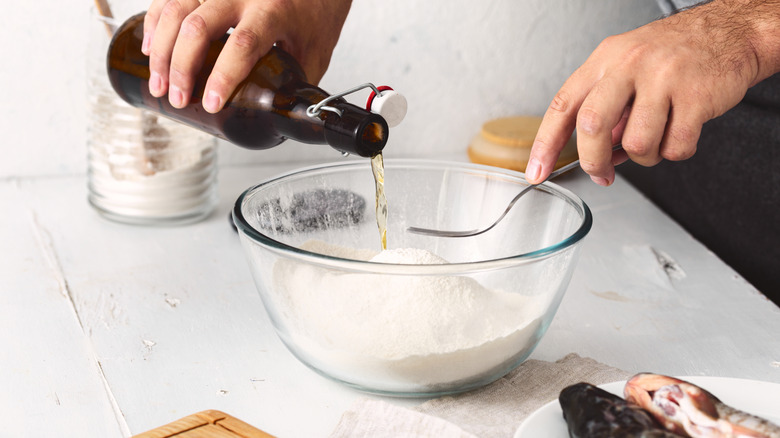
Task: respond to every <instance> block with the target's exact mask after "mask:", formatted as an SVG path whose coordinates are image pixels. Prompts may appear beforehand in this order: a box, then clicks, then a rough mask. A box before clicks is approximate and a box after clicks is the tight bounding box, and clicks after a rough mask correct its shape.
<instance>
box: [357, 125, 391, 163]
mask: <svg viewBox="0 0 780 438" xmlns="http://www.w3.org/2000/svg"><path fill="white" fill-rule="evenodd" d="M382 121H383V122H384V119H383V120H382ZM388 134H389V132H388V127H387V122H385V123H379V122H378V121H370V122H369V123H368V124H366V126H365V128H364V129H363V134H362V135H361V136H360V143H361V144H362V145H364V148H365V149H367V150H370V156H372V157H373V156H374V155H376V154H377V153H379V152H381V151H382V149H384V148H385V145H386V144H387V137H388Z"/></svg>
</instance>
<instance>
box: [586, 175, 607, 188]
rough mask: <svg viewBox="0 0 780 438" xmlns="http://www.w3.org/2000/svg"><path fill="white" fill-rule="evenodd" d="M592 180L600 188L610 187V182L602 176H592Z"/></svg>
mask: <svg viewBox="0 0 780 438" xmlns="http://www.w3.org/2000/svg"><path fill="white" fill-rule="evenodd" d="M590 179H591V180H593V182H594V183H596V184H598V185H600V186H604V187H607V186H608V185H609V180H608V179H606V178H602V177H600V176H591V177H590Z"/></svg>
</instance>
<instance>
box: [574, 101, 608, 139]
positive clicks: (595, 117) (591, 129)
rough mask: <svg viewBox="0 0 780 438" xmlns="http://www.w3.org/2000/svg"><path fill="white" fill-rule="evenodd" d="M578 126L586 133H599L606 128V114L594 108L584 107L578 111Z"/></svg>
mask: <svg viewBox="0 0 780 438" xmlns="http://www.w3.org/2000/svg"><path fill="white" fill-rule="evenodd" d="M577 126H578V127H579V128H580V129H581V130H582V131H583V132H585V133H586V134H590V135H594V134H597V133H599V132H601V131H603V130H604V126H605V120H604V116H603V115H602V114H601V113H599V112H598V111H596V110H594V109H593V108H588V107H583V108H581V109H580V112H579V113H577Z"/></svg>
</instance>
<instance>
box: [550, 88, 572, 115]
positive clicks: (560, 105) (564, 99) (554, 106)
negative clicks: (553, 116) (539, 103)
mask: <svg viewBox="0 0 780 438" xmlns="http://www.w3.org/2000/svg"><path fill="white" fill-rule="evenodd" d="M569 102H570V99H569V97H568V95H567V94H566V92H565V91H563V90H561V91H559V92H558V93H557V94H556V95H555V97H553V100H552V102H550V109H551V110H552V111H555V112H559V113H565V112H566V111H567V110H568V109H569V107H570V104H569Z"/></svg>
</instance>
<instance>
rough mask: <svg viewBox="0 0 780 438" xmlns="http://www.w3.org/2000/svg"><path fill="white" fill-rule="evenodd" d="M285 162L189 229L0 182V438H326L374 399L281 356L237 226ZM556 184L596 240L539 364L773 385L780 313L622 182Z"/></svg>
mask: <svg viewBox="0 0 780 438" xmlns="http://www.w3.org/2000/svg"><path fill="white" fill-rule="evenodd" d="M299 165H300V164H299ZM299 165H296V166H295V167H297V166H299ZM291 167H293V166H287V167H279V166H278V165H277V166H275V167H270V166H265V167H264V166H255V167H239V168H225V169H222V170H221V173H220V192H221V203H220V206H219V208H218V210H217V212H216V213H215V214H214V215H212V216H211V217H210V218H209V219H208V220H206V221H204V222H201V223H198V224H194V225H189V226H184V227H179V228H155V227H135V226H128V225H121V224H117V223H112V222H109V221H107V220H105V219H102V218H101V217H99V216H98V215H97V214H96V213H95V212H94V211H93V210H92V209H91V208H90V207H89V206H88V205H87V202H86V184H85V178H84V176H72V177H36V178H30V179H10V180H9V179H6V180H0V206H2V215H0V242H2V251H1V252H0V336H1V337H0V388H2V390H0V416H2V418H3V419H4V421H3V430H2V432H0V435H2V436H13V437H16V436H39V437H40V436H74V437H127V436H130V435H132V434H137V433H140V432H143V431H146V430H149V429H152V428H155V427H157V426H160V425H162V424H165V423H168V422H170V421H173V420H175V419H178V418H180V417H183V416H186V415H189V414H192V413H195V412H197V411H200V410H204V409H219V410H222V411H225V412H227V413H230V414H231V415H234V416H236V417H238V418H240V419H242V420H244V421H246V422H248V423H250V424H253V425H255V426H257V427H259V428H261V429H263V430H265V431H267V432H269V433H272V434H275V435H278V436H281V437H313V436H327V435H328V433H329V432H330V431H331V430H332V428H333V427H334V426H335V424H336V422H337V421H338V419H339V417H340V415H341V413H342V412H343V411H344V410H346V409H347V408H348V407H349V406H350V405H351V404H352V403H353V402H354V401H355V400H356V399H358V398H360V397H365V395H364V394H362V393H359V392H356V391H354V390H351V389H349V388H346V387H344V386H341V385H339V384H337V383H333V382H331V381H329V380H327V379H325V378H323V377H320V376H319V375H317V374H315V373H314V372H312V371H310V370H309V369H308V368H306V367H305V366H303V365H301V364H300V363H299V362H298V361H297V360H296V359H295V358H293V356H292V355H291V354H290V353H288V352H287V350H286V349H285V348H284V346H283V345H282V344H281V343H280V341H279V340H278V339H277V338H276V335H275V334H274V333H273V330H272V328H271V325H270V323H269V320H268V318H267V317H266V315H265V312H264V309H263V306H262V303H261V301H260V298H259V296H258V294H257V292H256V291H255V286H254V284H253V282H252V279H251V276H250V273H249V269H248V267H247V264H246V262H245V260H244V256H243V253H242V251H241V248H240V246H239V242H238V239H237V237H236V235H235V234H234V232H233V231H232V229H231V228H230V227H229V225H228V222H227V212H228V210H229V209H230V206H231V205H232V203H233V201H234V200H235V199H236V197H237V196H238V195H239V194H240V192H241V191H242V190H243V189H245V188H247V187H248V186H250V185H252V184H254V183H257V182H259V181H260V180H262V179H264V178H266V177H269V176H272V175H274V174H276V173H279V172H282V171H284V170H287V169H288V168H291ZM559 183H561V184H562V185H564V186H567V187H568V188H570V189H572V190H573V191H574V192H575V193H578V194H580V196H582V198H583V199H584V200H585V201H586V202H587V203H588V204H589V205H590V207H591V208H592V210H593V213H594V227H593V230H592V231H591V234H590V235H589V236H588V237H587V239H586V241H585V244H584V247H583V250H582V256H581V259H580V263H579V265H578V267H577V270H576V272H575V274H574V278H573V279H572V282H571V285H570V287H569V290H568V292H567V295H566V297H565V298H564V300H563V304H562V305H561V308H560V310H559V312H558V314H557V316H556V318H555V320H554V322H553V324H552V326H551V327H550V330H549V331H548V333H547V335H546V337H545V338H544V339H543V340H542V342H541V344H540V346H539V347H538V348H537V350H536V351H535V352H534V354H533V356H532V357H534V358H537V359H543V360H556V359H559V358H561V357H562V356H564V355H565V354H567V353H570V352H576V353H578V354H580V355H582V356H589V357H592V358H594V359H596V360H598V361H600V362H604V363H607V364H609V365H612V366H616V367H619V368H623V369H625V370H628V371H654V372H659V373H666V374H674V375H713V376H729V377H742V378H750V379H759V380H765V381H771V382H780V309H778V308H777V307H776V306H775V305H774V304H772V303H771V302H770V301H769V300H767V299H766V298H764V297H763V295H761V294H760V293H759V292H758V291H756V290H755V289H754V288H753V287H752V286H750V285H749V284H747V283H746V282H745V281H744V280H743V279H741V278H740V277H739V276H738V275H737V274H736V273H735V272H734V271H733V270H732V269H730V268H729V267H728V266H727V265H725V264H724V263H723V262H721V261H720V260H719V259H718V258H717V257H715V256H714V255H713V254H712V253H710V252H709V251H708V250H707V249H706V248H704V247H703V246H702V245H701V244H699V243H698V242H697V241H695V240H694V239H693V238H692V237H691V236H690V235H688V234H687V233H686V232H684V231H683V230H682V229H681V228H680V227H679V226H678V225H676V224H675V223H674V222H673V221H671V220H670V219H669V218H668V217H666V216H665V215H664V214H663V213H661V212H660V211H659V210H658V209H656V208H655V207H654V206H653V205H652V204H650V202H649V201H647V200H646V199H645V198H643V197H642V196H641V195H640V194H639V193H638V192H637V191H635V190H634V189H633V188H632V187H631V186H629V185H628V184H627V183H625V182H623V181H621V180H618V181H617V182H616V184H615V185H614V186H612V187H610V188H607V189H604V188H600V187H598V186H596V185H595V184H593V183H591V182H590V181H589V180H588V179H587V178H586V177H584V176H583V175H582V174H579V175H567V176H564V177H561V179H559ZM387 400H388V401H390V402H392V403H399V404H402V405H412V404H415V403H419V402H420V401H419V400H397V399H387Z"/></svg>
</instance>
